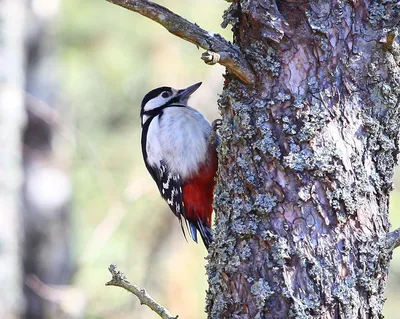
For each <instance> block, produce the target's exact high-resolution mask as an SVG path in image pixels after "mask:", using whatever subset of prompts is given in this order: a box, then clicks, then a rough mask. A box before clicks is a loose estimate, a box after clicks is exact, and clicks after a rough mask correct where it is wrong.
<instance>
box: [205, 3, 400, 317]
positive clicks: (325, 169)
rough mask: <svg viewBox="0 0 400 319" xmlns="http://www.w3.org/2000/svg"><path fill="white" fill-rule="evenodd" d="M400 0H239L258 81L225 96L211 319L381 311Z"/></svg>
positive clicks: (237, 13)
mask: <svg viewBox="0 0 400 319" xmlns="http://www.w3.org/2000/svg"><path fill="white" fill-rule="evenodd" d="M399 15H400V7H399V6H398V4H397V3H396V1H363V2H360V1H348V2H342V1H308V2H302V3H298V2H295V1H285V2H284V1H279V2H278V1H269V0H261V1H254V0H247V1H233V2H232V4H231V6H230V8H229V9H228V10H227V12H226V13H225V14H224V19H225V21H224V23H223V26H227V25H228V24H231V25H232V30H233V33H234V42H235V44H236V45H237V46H238V47H239V48H240V50H241V51H242V52H243V53H244V54H245V56H246V58H247V60H248V61H249V63H250V65H251V66H252V68H253V69H254V71H255V73H256V77H257V83H256V85H254V86H250V85H245V84H243V83H241V82H240V81H238V80H237V79H235V78H234V77H232V76H231V75H229V74H227V75H226V81H225V87H224V91H223V93H222V95H221V98H220V100H219V103H220V110H221V113H222V116H223V125H222V127H221V130H220V134H221V141H222V142H221V145H220V148H219V163H220V165H219V171H218V183H217V186H216V191H215V196H216V197H215V203H214V205H215V211H216V222H215V239H216V240H215V244H214V245H213V246H212V248H211V250H210V252H209V256H208V260H209V263H208V266H207V273H208V278H209V290H208V292H207V306H206V310H207V312H208V317H209V318H271V319H272V318H274V319H277V318H381V317H382V307H383V304H384V296H383V292H384V288H385V283H386V279H387V272H388V267H389V262H390V259H391V253H390V252H388V251H387V250H386V249H384V239H385V237H386V234H387V232H388V230H389V221H388V202H389V192H390V190H391V189H392V177H393V169H394V166H395V165H396V164H397V155H398V152H399V143H398V138H399V135H398V134H399V129H400V127H399V125H400V115H399V103H400V99H399V96H400V86H399V83H400V59H399V45H398V40H397V39H396V40H394V42H393V43H391V44H390V45H388V44H387V41H386V42H385V39H386V38H388V35H390V34H392V33H395V32H396V30H395V28H396V25H398V23H399Z"/></svg>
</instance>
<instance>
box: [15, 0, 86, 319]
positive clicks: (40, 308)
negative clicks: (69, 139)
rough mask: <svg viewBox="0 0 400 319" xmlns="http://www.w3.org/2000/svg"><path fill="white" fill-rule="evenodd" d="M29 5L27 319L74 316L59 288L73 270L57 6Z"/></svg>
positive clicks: (69, 192) (27, 73)
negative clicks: (62, 133) (62, 132)
mask: <svg viewBox="0 0 400 319" xmlns="http://www.w3.org/2000/svg"><path fill="white" fill-rule="evenodd" d="M29 3H30V8H29V10H28V12H27V14H28V17H29V21H30V25H29V26H30V28H29V33H28V35H27V38H26V46H25V53H26V86H25V87H26V92H27V95H26V99H25V102H26V108H27V111H28V112H27V113H28V121H27V125H26V128H25V131H24V136H23V141H24V153H23V155H24V169H25V183H24V193H23V195H24V196H23V199H24V210H23V213H24V214H23V217H24V232H25V245H24V256H23V257H24V272H25V274H24V275H25V283H26V285H25V286H24V288H25V298H26V313H25V318H29V319H41V318H74V317H75V313H76V312H79V306H77V305H74V306H73V307H71V306H70V305H68V301H67V299H68V298H71V296H70V295H68V293H67V292H65V293H63V291H65V290H66V289H62V288H57V286H64V288H65V286H66V285H68V284H69V283H70V280H71V277H72V274H73V271H74V267H75V264H74V261H73V257H72V253H71V225H70V200H71V184H70V181H69V178H68V175H67V173H66V172H65V168H64V167H63V166H65V162H66V159H65V158H61V157H62V156H60V154H59V153H60V148H61V147H64V150H63V153H64V154H62V155H64V157H65V153H67V152H68V147H65V145H63V146H60V145H59V144H62V141H61V139H60V138H59V139H57V138H56V137H57V132H58V130H59V129H60V127H58V125H59V124H60V122H58V121H57V119H61V118H62V123H66V120H65V118H64V117H61V116H59V115H60V113H61V112H62V110H60V109H59V108H57V106H59V105H58V104H59V98H58V83H57V75H58V74H57V72H58V68H57V65H58V64H57V59H56V54H55V51H56V48H57V45H56V41H55V34H54V22H56V21H57V20H56V18H57V13H58V10H57V9H58V2H57V1H55V2H54V3H53V4H52V5H49V4H48V3H47V2H44V3H41V2H37V3H35V1H32V0H29ZM57 155H58V156H57ZM49 285H51V287H49ZM49 291H50V292H49ZM55 292H57V293H55ZM72 308H74V309H72ZM79 315H81V314H79Z"/></svg>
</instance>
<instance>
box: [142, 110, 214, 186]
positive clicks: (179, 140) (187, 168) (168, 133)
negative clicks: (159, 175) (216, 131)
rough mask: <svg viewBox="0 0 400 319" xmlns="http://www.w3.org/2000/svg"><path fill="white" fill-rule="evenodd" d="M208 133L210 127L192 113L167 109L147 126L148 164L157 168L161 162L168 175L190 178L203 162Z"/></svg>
mask: <svg viewBox="0 0 400 319" xmlns="http://www.w3.org/2000/svg"><path fill="white" fill-rule="evenodd" d="M210 133H211V126H210V124H209V123H208V121H207V120H206V119H205V118H204V117H203V115H201V114H200V113H199V112H198V111H196V110H195V109H193V108H191V107H168V108H166V109H165V110H164V111H163V114H162V116H161V117H160V116H159V115H158V116H156V117H155V118H154V119H153V120H152V122H151V124H150V126H149V130H148V135H147V145H146V151H147V156H148V162H149V164H150V165H152V166H158V163H160V161H161V160H164V161H165V162H166V164H167V165H168V168H169V170H170V171H171V172H173V173H177V174H180V176H181V177H182V178H187V177H190V176H191V175H192V174H194V173H196V171H197V170H198V168H199V166H200V165H201V164H202V163H203V162H204V161H205V160H206V156H207V150H208V145H207V139H208V137H209V135H210Z"/></svg>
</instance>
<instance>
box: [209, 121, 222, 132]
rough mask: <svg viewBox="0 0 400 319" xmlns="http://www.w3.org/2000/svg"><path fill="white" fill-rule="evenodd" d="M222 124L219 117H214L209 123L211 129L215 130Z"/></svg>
mask: <svg viewBox="0 0 400 319" xmlns="http://www.w3.org/2000/svg"><path fill="white" fill-rule="evenodd" d="M221 125H222V120H221V119H216V120H214V121H213V122H212V123H211V127H212V129H213V131H217V130H218V129H219V128H220V127H221Z"/></svg>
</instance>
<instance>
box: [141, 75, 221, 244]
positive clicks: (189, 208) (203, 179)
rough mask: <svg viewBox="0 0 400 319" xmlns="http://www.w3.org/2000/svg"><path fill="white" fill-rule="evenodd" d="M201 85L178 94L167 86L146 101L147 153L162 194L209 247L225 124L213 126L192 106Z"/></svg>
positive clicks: (144, 150) (144, 139)
mask: <svg viewBox="0 0 400 319" xmlns="http://www.w3.org/2000/svg"><path fill="white" fill-rule="evenodd" d="M200 85H201V82H199V83H196V84H193V85H191V86H189V87H187V88H186V89H182V90H178V89H174V88H171V87H167V86H163V87H159V88H157V89H154V90H152V91H150V92H149V93H147V94H146V95H145V97H144V98H143V101H142V105H141V111H140V118H141V124H142V138H141V144H142V154H143V159H144V162H145V165H146V168H147V170H148V171H149V173H150V175H151V176H152V178H153V179H154V181H155V182H156V184H157V186H158V189H159V191H160V194H161V196H162V197H163V198H164V200H166V202H167V203H168V205H169V207H170V208H171V210H172V212H173V213H174V214H175V215H176V216H177V217H178V219H179V222H180V225H181V228H182V231H183V234H184V236H185V238H186V234H185V230H184V225H183V223H185V224H186V226H187V228H188V229H189V231H190V235H191V237H192V239H193V240H194V241H195V242H197V231H198V232H199V233H200V236H201V238H202V240H203V242H204V245H205V246H206V248H207V249H208V247H209V245H210V244H211V242H212V241H213V236H212V230H211V214H212V204H213V193H214V186H215V180H214V178H215V176H216V172H217V165H218V163H217V152H216V147H217V143H218V134H217V133H216V130H217V128H218V126H219V125H220V124H221V121H220V120H216V121H214V122H213V126H211V125H210V123H209V122H208V121H207V120H206V119H205V118H204V116H203V115H202V114H201V113H200V112H198V111H197V110H195V109H194V108H192V107H190V106H189V105H188V100H189V97H190V96H191V95H192V93H193V92H195V91H196V90H197V89H198V88H199V87H200Z"/></svg>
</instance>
